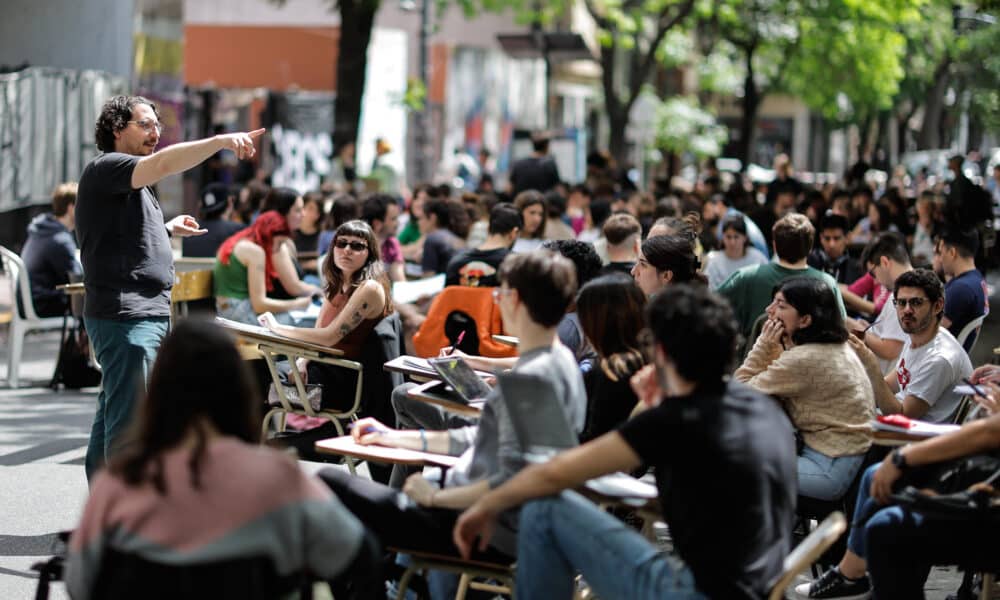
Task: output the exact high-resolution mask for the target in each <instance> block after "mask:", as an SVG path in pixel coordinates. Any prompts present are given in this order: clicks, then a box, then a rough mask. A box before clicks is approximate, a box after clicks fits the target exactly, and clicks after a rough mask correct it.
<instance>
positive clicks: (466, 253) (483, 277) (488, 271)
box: [444, 203, 521, 287]
mask: <svg viewBox="0 0 1000 600" xmlns="http://www.w3.org/2000/svg"><path fill="white" fill-rule="evenodd" d="M487 231H488V236H487V238H486V241H485V242H483V243H482V244H481V245H480V246H479V247H478V248H470V249H468V250H463V251H461V252H459V253H458V254H456V255H455V256H453V257H452V258H451V260H450V261H448V266H447V268H446V269H445V280H444V281H445V285H467V286H470V287H496V286H498V285H500V283H499V282H498V281H497V270H498V269H499V268H500V263H502V262H503V259H505V258H507V254H508V253H509V252H510V247H511V246H513V245H514V242H515V241H516V240H517V236H518V235H519V234H520V233H521V213H520V212H518V210H517V209H516V208H514V206H513V205H511V204H509V203H508V204H497V205H496V206H494V207H493V210H491V211H490V224H489V229H488V230H487Z"/></svg>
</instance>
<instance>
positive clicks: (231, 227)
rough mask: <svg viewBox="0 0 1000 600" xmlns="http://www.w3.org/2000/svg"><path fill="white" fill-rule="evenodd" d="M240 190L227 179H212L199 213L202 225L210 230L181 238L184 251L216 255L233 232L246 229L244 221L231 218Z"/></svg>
mask: <svg viewBox="0 0 1000 600" xmlns="http://www.w3.org/2000/svg"><path fill="white" fill-rule="evenodd" d="M237 196H238V193H237V192H236V190H234V189H233V188H232V187H230V186H228V185H226V184H224V183H210V184H208V185H207V186H205V189H204V190H203V191H202V192H201V211H200V212H199V214H198V218H199V219H200V221H199V222H200V223H201V227H202V229H207V230H208V233H206V234H205V235H199V236H195V237H186V238H184V239H182V240H181V255H183V256H189V257H198V258H214V257H215V253H216V252H218V251H219V246H221V245H222V242H224V241H226V240H227V239H228V238H229V236H231V235H233V234H234V233H236V232H237V231H239V230H241V229H243V227H244V225H242V224H240V223H236V222H234V221H231V220H230V215H231V214H232V212H233V205H234V203H235V202H236V197H237Z"/></svg>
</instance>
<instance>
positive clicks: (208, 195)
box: [201, 183, 232, 217]
mask: <svg viewBox="0 0 1000 600" xmlns="http://www.w3.org/2000/svg"><path fill="white" fill-rule="evenodd" d="M230 195H232V191H231V190H230V188H229V186H228V185H226V184H224V183H210V184H208V185H207V186H205V189H204V190H202V192H201V216H202V217H212V216H215V215H217V214H219V213H221V212H222V211H224V210H226V206H227V203H226V200H228V199H229V196H230Z"/></svg>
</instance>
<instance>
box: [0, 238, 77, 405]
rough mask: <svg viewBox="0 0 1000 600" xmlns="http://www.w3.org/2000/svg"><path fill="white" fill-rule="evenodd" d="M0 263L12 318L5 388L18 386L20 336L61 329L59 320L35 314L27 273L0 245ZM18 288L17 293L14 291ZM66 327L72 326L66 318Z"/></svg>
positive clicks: (21, 341)
mask: <svg viewBox="0 0 1000 600" xmlns="http://www.w3.org/2000/svg"><path fill="white" fill-rule="evenodd" d="M0 260H2V261H3V269H4V271H5V272H6V273H7V278H8V281H9V284H10V299H11V303H12V305H13V306H12V307H11V309H12V312H13V315H12V317H11V321H10V344H9V345H8V349H7V385H8V386H10V387H12V388H15V387H17V386H18V383H20V380H19V378H18V371H19V370H20V368H21V354H22V352H23V351H24V336H26V335H27V334H29V333H31V332H34V331H51V330H53V329H62V326H63V317H47V318H44V319H43V318H41V317H39V316H38V314H37V313H36V312H35V304H34V302H32V300H31V284H30V283H29V282H28V270H27V269H25V268H24V261H22V260H21V257H20V256H18V255H17V254H16V253H14V252H12V251H10V250H8V249H7V248H4V247H3V246H0ZM18 288H20V290H19V289H18ZM18 293H20V296H21V306H22V307H23V310H24V316H23V317H22V316H21V311H20V310H18V306H17V304H18V303H17V295H18ZM69 326H70V327H73V326H75V324H74V323H73V319H72V318H70V321H69Z"/></svg>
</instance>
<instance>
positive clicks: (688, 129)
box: [654, 96, 729, 158]
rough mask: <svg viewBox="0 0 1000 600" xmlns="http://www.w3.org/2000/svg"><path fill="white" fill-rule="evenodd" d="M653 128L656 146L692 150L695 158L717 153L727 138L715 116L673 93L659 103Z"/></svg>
mask: <svg viewBox="0 0 1000 600" xmlns="http://www.w3.org/2000/svg"><path fill="white" fill-rule="evenodd" d="M654 127H655V129H656V137H655V144H656V147H657V148H659V149H661V150H668V151H670V152H673V153H675V154H680V155H683V154H686V153H691V154H693V155H695V156H696V157H698V158H703V157H706V156H719V154H721V153H722V146H723V145H724V144H725V143H726V140H727V139H728V137H729V135H728V131H727V129H726V127H725V126H723V125H720V124H719V123H718V122H717V121H716V120H715V115H713V114H712V113H710V112H708V111H707V110H705V109H704V108H702V107H701V106H700V105H699V104H698V100H697V99H696V98H694V97H688V96H672V97H670V98H667V99H666V100H664V101H662V102H660V103H659V105H658V106H657V107H656V114H655V117H654Z"/></svg>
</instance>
